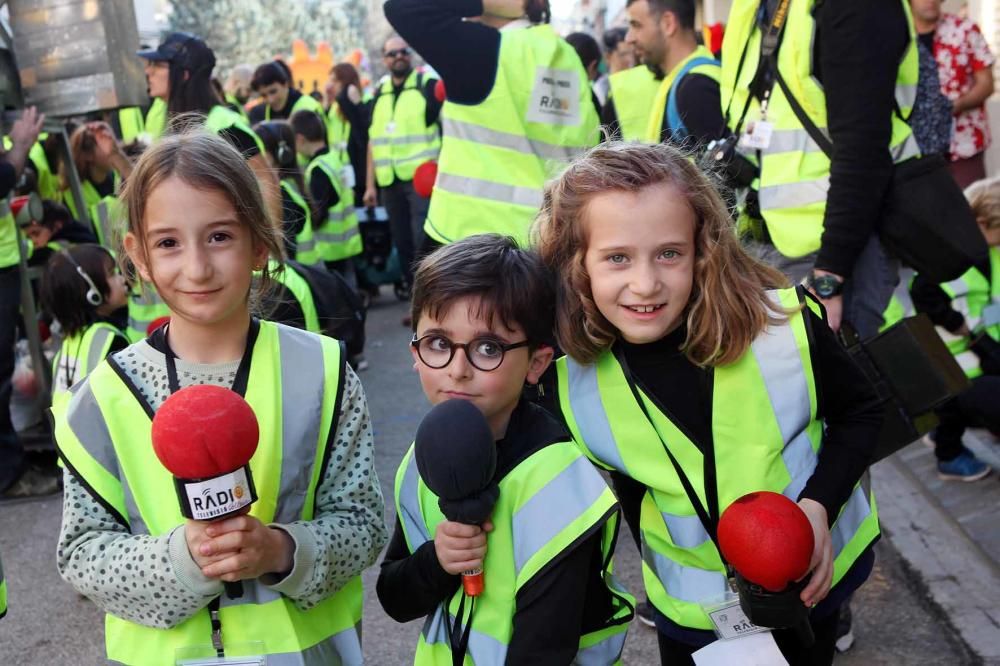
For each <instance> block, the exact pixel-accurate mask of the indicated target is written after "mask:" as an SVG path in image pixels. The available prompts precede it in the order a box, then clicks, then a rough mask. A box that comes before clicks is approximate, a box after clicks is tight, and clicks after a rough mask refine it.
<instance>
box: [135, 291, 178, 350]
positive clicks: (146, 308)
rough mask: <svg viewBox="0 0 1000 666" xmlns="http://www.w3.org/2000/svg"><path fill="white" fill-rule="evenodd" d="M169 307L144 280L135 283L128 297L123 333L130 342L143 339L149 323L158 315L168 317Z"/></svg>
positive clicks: (158, 316) (157, 317)
mask: <svg viewBox="0 0 1000 666" xmlns="http://www.w3.org/2000/svg"><path fill="white" fill-rule="evenodd" d="M169 316H170V308H169V307H168V306H167V304H166V303H164V302H163V299H162V298H160V295H159V294H158V293H157V291H156V287H154V286H153V285H151V284H148V283H146V282H143V283H142V284H141V285H136V287H135V288H133V290H132V292H131V293H130V294H129V297H128V328H127V329H126V330H125V334H126V335H127V336H128V339H129V340H130V341H131V342H139V341H140V340H145V339H146V336H147V335H149V334H148V333H147V331H148V330H149V326H150V324H152V323H153V322H154V321H156V320H157V319H159V318H160V317H169Z"/></svg>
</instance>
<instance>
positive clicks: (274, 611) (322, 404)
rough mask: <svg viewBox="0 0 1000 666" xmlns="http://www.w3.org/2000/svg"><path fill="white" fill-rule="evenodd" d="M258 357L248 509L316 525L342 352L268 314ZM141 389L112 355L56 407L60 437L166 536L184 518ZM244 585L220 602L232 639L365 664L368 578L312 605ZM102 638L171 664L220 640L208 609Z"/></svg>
mask: <svg viewBox="0 0 1000 666" xmlns="http://www.w3.org/2000/svg"><path fill="white" fill-rule="evenodd" d="M252 353H253V362H252V363H251V364H250V377H249V380H248V382H247V391H246V395H245V398H246V400H247V402H248V403H250V406H251V407H252V408H253V411H254V414H255V415H256V416H257V421H258V423H259V425H260V444H259V446H258V448H257V451H256V453H254V456H253V458H252V459H251V460H250V468H251V471H252V473H253V478H254V484H255V486H256V489H257V493H258V495H259V499H258V501H257V502H255V503H254V504H253V505H252V508H251V511H250V514H251V515H252V516H254V517H256V518H257V519H259V520H260V521H261V522H263V523H264V524H268V523H272V522H278V523H289V522H293V521H298V520H312V519H313V517H314V511H315V502H316V492H317V488H318V487H319V484H320V480H321V478H322V476H323V472H324V470H323V466H324V463H325V461H326V459H327V453H328V451H327V442H328V440H329V437H330V434H331V433H330V430H331V428H333V427H335V426H334V424H335V423H336V422H337V410H338V408H339V405H338V404H337V401H336V396H338V395H339V394H340V390H341V387H342V383H343V381H344V355H343V353H342V351H341V347H340V344H339V343H338V342H337V341H335V340H332V339H330V338H325V337H322V336H319V335H315V334H312V333H307V332H305V331H300V330H298V329H295V328H290V327H287V326H282V325H280V324H273V323H270V322H266V321H262V322H260V329H259V333H258V335H257V339H256V341H255V342H254V348H253V352H252ZM289 373H291V374H289ZM289 378H292V380H290V379H289ZM133 388H134V387H130V386H129V384H128V383H127V378H126V377H125V376H124V373H121V372H119V371H116V369H115V367H114V366H113V364H112V362H110V361H109V362H106V363H101V364H100V365H98V367H97V368H96V369H95V370H94V371H93V372H92V373H91V374H90V376H89V377H87V379H86V380H84V382H83V383H81V384H79V385H78V386H77V388H76V389H74V391H73V394H72V397H71V398H70V400H69V401H67V404H66V406H65V408H62V409H56V410H55V417H56V441H57V444H58V446H59V453H60V457H61V458H62V460H63V462H64V463H65V464H66V467H67V468H69V469H70V470H71V471H72V473H73V474H74V475H75V476H76V477H77V478H79V479H81V481H82V482H83V483H84V484H85V485H86V486H87V487H88V488H89V489H90V490H91V492H92V493H94V494H95V496H97V497H99V498H100V500H101V502H102V504H105V505H106V506H107V507H109V510H111V511H112V512H113V513H114V514H116V515H117V516H118V517H119V519H120V520H121V521H122V523H123V524H124V525H126V526H128V528H129V530H130V532H131V533H132V534H133V535H144V534H149V535H151V536H157V537H161V536H163V535H165V534H167V533H169V532H170V531H171V530H173V529H174V528H176V527H177V526H178V525H181V524H183V523H184V517H183V516H182V515H181V512H180V509H179V506H178V503H177V501H176V499H175V491H174V482H173V477H172V476H171V475H170V473H169V472H168V471H167V470H166V469H165V468H164V467H163V466H162V465H161V464H160V463H159V461H158V460H157V459H156V457H155V455H154V453H153V447H152V440H151V435H150V432H151V427H152V422H151V419H152V416H151V413H152V412H151V410H150V411H147V409H148V407H149V406H148V405H144V404H143V403H141V402H140V400H139V399H138V398H137V396H138V395H139V393H138V391H137V390H135V391H133ZM109 462H111V463H112V464H111V465H110V466H109ZM243 587H244V589H245V592H244V595H243V596H242V597H241V598H239V599H229V598H228V597H226V598H223V599H222V600H221V601H222V602H221V607H220V609H219V619H220V620H221V622H222V639H223V642H224V643H225V644H229V645H236V644H239V643H250V642H254V641H260V642H263V652H264V653H265V654H267V655H271V656H270V660H271V661H273V662H274V663H304V664H329V663H337V664H351V665H355V664H361V662H362V654H361V635H360V626H359V625H360V622H361V608H362V586H361V577H360V576H357V577H355V578H353V579H352V580H351V581H350V582H349V583H348V584H347V585H346V586H345V587H343V588H342V589H341V590H339V591H338V592H336V593H335V594H333V595H332V596H330V597H328V598H327V599H325V600H323V601H321V602H320V603H319V604H317V605H316V606H315V607H313V608H311V609H309V610H301V609H300V608H299V607H298V606H296V605H295V604H294V603H293V602H292V601H291V600H289V599H287V598H286V597H284V596H282V595H281V594H279V593H278V592H275V591H274V590H273V589H271V588H270V587H268V586H266V585H264V584H263V583H262V582H261V581H260V579H253V580H245V581H243ZM105 633H106V643H107V653H108V655H107V656H108V660H109V661H112V662H116V663H119V664H135V665H142V666H174V663H175V659H176V654H177V650H178V649H179V648H185V647H190V646H197V645H204V644H210V643H211V638H212V627H211V622H210V619H209V612H208V610H207V609H202V610H200V611H198V612H197V613H195V614H194V615H193V616H191V617H190V618H188V619H187V620H185V621H184V622H181V623H180V624H178V625H177V626H175V627H173V628H172V629H155V628H152V627H147V626H143V625H140V624H136V623H133V622H130V621H128V620H124V619H122V618H119V617H116V616H114V615H110V614H109V615H107V616H106V622H105Z"/></svg>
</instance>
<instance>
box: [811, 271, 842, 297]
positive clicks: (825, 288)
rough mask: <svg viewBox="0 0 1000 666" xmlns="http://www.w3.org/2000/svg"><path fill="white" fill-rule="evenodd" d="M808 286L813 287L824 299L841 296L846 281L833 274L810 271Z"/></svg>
mask: <svg viewBox="0 0 1000 666" xmlns="http://www.w3.org/2000/svg"><path fill="white" fill-rule="evenodd" d="M806 286H808V287H809V288H810V289H812V290H813V292H814V293H815V294H816V295H817V296H819V297H820V298H821V299H823V300H826V299H828V298H833V297H834V296H839V295H840V293H841V292H842V291H844V281H843V280H842V279H841V278H839V277H836V276H833V275H817V274H816V273H810V274H809V279H808V280H807V281H806Z"/></svg>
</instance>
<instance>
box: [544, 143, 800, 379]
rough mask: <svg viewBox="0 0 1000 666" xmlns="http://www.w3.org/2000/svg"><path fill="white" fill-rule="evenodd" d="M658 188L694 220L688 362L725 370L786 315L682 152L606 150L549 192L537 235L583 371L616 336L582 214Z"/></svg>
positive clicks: (775, 282) (780, 280)
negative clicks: (675, 196)
mask: <svg viewBox="0 0 1000 666" xmlns="http://www.w3.org/2000/svg"><path fill="white" fill-rule="evenodd" d="M660 183H669V184H670V185H672V186H673V187H675V188H676V189H677V190H679V191H680V192H681V194H682V196H683V197H684V198H685V199H686V200H687V202H688V204H690V206H691V208H692V209H693V210H694V213H695V217H696V219H697V223H696V227H695V263H694V281H693V286H692V290H691V300H690V301H689V302H688V305H687V340H686V341H685V343H684V351H685V353H686V354H687V356H688V358H690V359H691V360H692V361H693V362H694V363H697V364H698V365H703V366H706V365H725V364H727V363H732V362H734V361H736V360H737V359H738V358H739V357H740V356H742V355H743V353H744V352H745V351H746V350H747V349H748V348H749V346H750V343H751V342H753V340H754V338H755V337H757V336H758V335H759V334H760V333H761V332H762V331H763V330H764V328H765V327H766V326H767V324H768V323H770V322H774V321H780V320H781V319H782V317H783V316H785V315H786V314H787V313H783V312H782V311H775V309H774V306H773V304H772V303H771V301H770V300H769V299H768V297H767V295H766V294H765V291H766V290H767V289H769V288H774V287H783V286H786V285H787V284H788V282H787V280H786V279H785V277H784V276H783V275H782V274H781V273H779V272H778V271H777V270H775V269H773V268H770V267H769V266H765V265H764V264H762V263H760V262H758V261H757V260H756V259H754V258H752V257H751V256H750V255H748V254H747V253H746V252H744V251H743V249H742V248H741V247H740V244H739V240H738V239H737V237H736V233H735V229H734V225H733V222H732V219H731V218H730V216H729V211H728V210H727V209H726V206H725V204H723V202H722V199H721V197H720V196H719V193H718V191H717V189H716V187H715V185H714V184H713V183H712V182H711V181H710V180H709V179H708V178H707V177H706V176H705V175H704V174H703V173H702V172H701V171H699V170H698V168H697V167H696V166H695V165H694V164H693V163H692V162H691V161H690V160H688V159H687V157H686V156H685V155H684V154H683V153H681V152H680V151H678V150H677V149H675V148H672V147H670V146H668V145H665V144H659V145H643V144H626V143H607V144H603V145H601V146H599V147H597V148H594V149H592V150H591V151H590V152H589V153H587V154H586V155H585V156H583V157H582V158H580V159H579V160H577V161H576V162H574V163H573V164H571V165H570V166H569V168H568V169H567V170H566V171H565V172H564V173H563V174H562V176H560V177H559V178H558V179H556V180H553V181H551V182H550V183H549V184H548V185H547V187H546V189H545V200H544V202H543V204H542V209H541V211H540V212H539V215H538V219H537V220H536V222H535V227H534V233H535V235H536V240H537V243H538V248H539V252H540V253H541V256H542V260H543V261H545V263H546V264H547V265H548V266H549V267H550V268H551V269H552V270H553V271H554V272H555V273H556V335H557V337H558V339H559V344H560V345H561V346H562V348H563V349H564V350H565V351H566V353H567V354H569V355H570V357H572V358H573V359H575V360H577V361H579V362H581V363H591V362H593V361H594V360H596V359H597V357H598V356H599V355H600V354H601V353H602V352H603V351H604V350H606V349H607V348H608V347H610V346H611V344H612V343H613V342H614V341H615V339H616V338H617V337H618V331H617V330H616V329H615V328H614V326H612V325H611V323H610V322H609V321H608V320H607V319H606V318H605V317H604V315H602V314H601V312H600V310H598V308H597V305H596V304H595V303H594V298H593V293H592V292H591V289H590V276H589V275H588V274H587V270H586V268H585V267H584V256H585V255H586V252H587V229H586V225H585V224H584V221H585V219H586V208H587V205H588V204H589V203H590V201H591V200H592V199H593V198H594V197H595V196H597V195H599V194H602V193H604V192H609V191H621V192H638V191H639V190H641V189H643V188H645V187H649V186H652V185H657V184H660Z"/></svg>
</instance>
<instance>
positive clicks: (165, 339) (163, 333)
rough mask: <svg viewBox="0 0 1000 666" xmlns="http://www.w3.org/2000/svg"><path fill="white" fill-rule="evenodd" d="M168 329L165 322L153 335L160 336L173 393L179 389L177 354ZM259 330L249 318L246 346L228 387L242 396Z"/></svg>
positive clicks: (168, 380)
mask: <svg viewBox="0 0 1000 666" xmlns="http://www.w3.org/2000/svg"><path fill="white" fill-rule="evenodd" d="M169 329H170V324H167V325H166V326H163V327H161V328H159V329H157V330H156V332H155V334H154V335H157V336H160V339H159V340H158V342H162V344H163V355H164V356H165V357H166V362H167V386H168V388H169V389H170V393H171V394H174V393H176V392H177V391H179V390H181V385H180V381H179V380H178V378H177V355H176V354H174V350H173V349H171V348H170V340H169ZM259 332H260V322H259V321H257V320H256V319H251V320H250V328H249V330H248V331H247V341H246V346H245V347H244V349H243V356H242V357H241V358H240V364H239V366H238V367H237V368H236V379H234V380H233V385H232V386H231V387H230V388H232V390H233V391H236V392H237V393H239V394H240V395H241V396H244V397H245V396H246V392H247V383H248V380H249V379H250V360H251V358H252V357H253V347H254V343H255V342H256V341H257V334H258V333H259Z"/></svg>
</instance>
